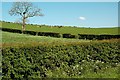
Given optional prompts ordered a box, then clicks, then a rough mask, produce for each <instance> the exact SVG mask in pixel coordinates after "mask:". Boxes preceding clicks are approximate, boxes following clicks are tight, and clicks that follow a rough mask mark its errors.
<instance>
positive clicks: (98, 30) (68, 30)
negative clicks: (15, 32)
mask: <svg viewBox="0 0 120 80" xmlns="http://www.w3.org/2000/svg"><path fill="white" fill-rule="evenodd" d="M2 27H3V28H12V29H19V30H21V25H20V24H16V23H8V22H2ZM118 29H119V28H117V27H115V28H82V27H81V28H78V27H65V26H63V27H62V28H58V27H50V26H42V27H39V26H38V25H30V24H27V25H26V30H29V31H38V32H56V33H62V34H63V33H70V34H74V35H77V34H97V35H99V34H111V35H118V34H119V33H118Z"/></svg>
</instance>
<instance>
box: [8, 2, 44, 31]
mask: <svg viewBox="0 0 120 80" xmlns="http://www.w3.org/2000/svg"><path fill="white" fill-rule="evenodd" d="M9 14H10V15H11V16H12V15H14V16H16V15H17V16H21V18H22V33H23V31H25V25H26V20H27V19H28V18H29V17H34V16H43V14H42V13H41V9H39V8H36V7H33V5H32V3H30V2H14V3H13V6H12V8H11V10H10V11H9Z"/></svg>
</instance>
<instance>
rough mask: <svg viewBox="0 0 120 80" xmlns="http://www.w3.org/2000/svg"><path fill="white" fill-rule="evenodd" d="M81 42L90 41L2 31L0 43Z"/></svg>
mask: <svg viewBox="0 0 120 80" xmlns="http://www.w3.org/2000/svg"><path fill="white" fill-rule="evenodd" d="M66 42H67V43H81V42H90V40H79V39H67V38H53V37H45V36H32V35H27V34H18V33H10V32H4V31H2V44H3V46H4V45H6V46H7V45H9V46H11V45H12V46H14V45H26V44H27V45H29V44H32V43H33V44H38V43H46V44H48V43H49V44H52V43H54V44H55V43H56V44H64V43H66Z"/></svg>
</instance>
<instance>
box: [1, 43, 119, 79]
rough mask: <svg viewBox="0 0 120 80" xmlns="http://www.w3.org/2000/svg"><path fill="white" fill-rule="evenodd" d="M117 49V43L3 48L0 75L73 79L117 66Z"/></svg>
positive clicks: (7, 76)
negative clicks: (0, 71)
mask: <svg viewBox="0 0 120 80" xmlns="http://www.w3.org/2000/svg"><path fill="white" fill-rule="evenodd" d="M118 46H119V45H118V43H117V42H101V43H89V44H66V45H62V44H61V45H57V44H56V45H55V44H53V45H51V44H47V45H39V46H34V47H30V46H29V47H18V48H15V47H8V48H4V47H3V49H2V56H3V58H2V71H3V73H2V76H3V78H12V79H13V78H25V79H26V78H42V77H59V76H58V75H63V77H75V76H82V75H84V74H86V73H87V72H95V73H97V72H99V71H100V70H102V69H106V68H109V67H115V65H117V64H120V52H119V51H118V49H119V47H118ZM116 63H117V64H116ZM113 65H114V66H113ZM56 71H57V73H56ZM64 75H65V76H64Z"/></svg>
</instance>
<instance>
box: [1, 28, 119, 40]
mask: <svg viewBox="0 0 120 80" xmlns="http://www.w3.org/2000/svg"><path fill="white" fill-rule="evenodd" d="M0 29H1V30H2V31H7V32H13V33H22V32H21V30H17V29H8V28H0ZM24 34H30V35H38V36H50V37H57V38H60V37H63V38H78V39H88V40H95V39H96V40H103V39H112V38H116V39H118V38H120V35H93V34H78V35H72V34H60V33H54V32H36V31H24Z"/></svg>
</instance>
